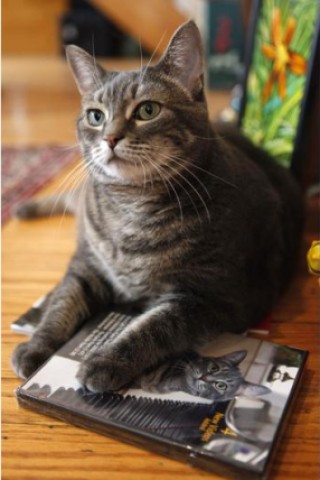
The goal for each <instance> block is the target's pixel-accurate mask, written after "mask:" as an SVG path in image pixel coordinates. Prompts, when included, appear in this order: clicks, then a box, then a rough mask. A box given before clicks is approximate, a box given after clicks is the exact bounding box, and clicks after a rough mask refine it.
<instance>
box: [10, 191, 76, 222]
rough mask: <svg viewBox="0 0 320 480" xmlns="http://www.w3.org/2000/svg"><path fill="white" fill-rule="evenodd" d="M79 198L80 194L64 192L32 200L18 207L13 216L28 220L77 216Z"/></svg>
mask: <svg viewBox="0 0 320 480" xmlns="http://www.w3.org/2000/svg"><path fill="white" fill-rule="evenodd" d="M78 197H79V194H78V192H72V193H71V192H62V193H59V194H53V195H50V196H48V197H44V198H36V199H31V200H28V201H26V202H24V203H22V204H21V205H18V207H16V208H15V209H14V210H13V212H12V215H13V217H15V218H19V219H24V220H26V219H31V218H38V217H47V216H51V215H60V214H75V213H76V210H77V205H78Z"/></svg>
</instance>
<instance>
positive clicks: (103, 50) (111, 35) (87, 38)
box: [60, 0, 128, 57]
mask: <svg viewBox="0 0 320 480" xmlns="http://www.w3.org/2000/svg"><path fill="white" fill-rule="evenodd" d="M69 6H70V8H69V11H67V12H66V13H65V14H64V15H63V16H62V18H61V20H60V36H61V49H62V53H64V48H63V46H64V45H69V44H74V45H78V46H79V47H81V48H83V49H84V50H86V51H87V52H88V53H90V54H91V55H95V56H98V57H99V56H101V57H103V56H106V57H118V56H121V55H123V54H126V55H127V54H128V52H126V51H125V50H127V48H126V43H127V37H126V35H124V34H123V33H122V32H121V31H120V30H119V29H118V28H117V27H116V26H115V25H114V24H113V23H112V22H111V21H110V20H108V19H107V18H106V17H105V16H104V15H103V14H102V13H101V12H100V11H99V10H97V9H96V8H94V7H93V6H92V5H91V4H90V3H89V2H88V1H86V0H70V2H69Z"/></svg>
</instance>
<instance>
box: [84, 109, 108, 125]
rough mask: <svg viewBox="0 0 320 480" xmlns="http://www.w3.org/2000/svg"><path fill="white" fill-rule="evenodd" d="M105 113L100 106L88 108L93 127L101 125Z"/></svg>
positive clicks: (88, 115)
mask: <svg viewBox="0 0 320 480" xmlns="http://www.w3.org/2000/svg"><path fill="white" fill-rule="evenodd" d="M104 118H105V115H104V113H103V112H102V111H101V110H99V109H98V108H91V109H90V110H87V120H88V123H89V125H91V126H92V127H100V125H102V124H103V122H104Z"/></svg>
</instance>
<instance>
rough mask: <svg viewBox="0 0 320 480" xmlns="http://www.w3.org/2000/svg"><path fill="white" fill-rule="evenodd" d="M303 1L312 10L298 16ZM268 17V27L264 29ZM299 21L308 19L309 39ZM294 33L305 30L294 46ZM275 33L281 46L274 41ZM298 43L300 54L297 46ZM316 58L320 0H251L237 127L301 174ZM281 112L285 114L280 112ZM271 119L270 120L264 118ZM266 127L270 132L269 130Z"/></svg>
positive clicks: (319, 47)
mask: <svg viewBox="0 0 320 480" xmlns="http://www.w3.org/2000/svg"><path fill="white" fill-rule="evenodd" d="M307 3H308V4H309V3H310V5H311V6H312V8H313V10H311V11H310V9H309V13H308V15H306V14H305V15H304V16H301V17H299V18H296V17H295V13H296V11H299V8H298V7H300V9H301V10H302V9H303V10H304V11H305V12H308V5H307ZM268 8H270V12H269V10H268ZM266 12H269V16H266ZM268 22H269V24H270V29H269V30H267V29H266V25H267V24H268ZM299 22H300V23H299ZM303 22H304V24H303V26H305V25H306V22H308V24H309V27H308V28H309V43H308V32H307V31H306V29H305V28H303V26H301V24H302V23H303ZM312 22H313V24H312ZM298 27H300V30H299V28H298ZM298 34H300V36H301V35H302V34H303V40H304V43H303V44H302V42H299V47H298V48H296V46H297V44H298V43H297V39H295V35H298ZM277 36H278V37H280V41H281V45H282V44H284V45H282V46H279V45H278V46H277V44H276V43H275V40H276V37H277ZM294 39H295V40H296V42H295V43H294V42H293V40H294ZM298 40H300V39H298ZM291 43H292V44H293V45H292V47H291V45H290V44H291ZM301 46H303V52H302V53H300V52H299V51H298V50H299V48H300V47H301ZM280 48H282V51H281V52H280V53H282V54H283V56H284V60H286V61H287V63H286V65H285V67H284V69H282V71H281V73H279V71H280V70H281V69H279V68H278V67H279V65H278V64H277V65H276V61H277V54H278V52H277V49H278V50H279V49H280ZM300 51H301V48H300ZM306 53H308V55H306ZM286 55H287V57H286ZM263 57H264V58H263ZM319 57H320V1H315V0H254V2H253V8H252V21H251V28H250V32H249V35H248V46H247V53H246V58H245V64H246V68H245V75H244V81H243V97H242V100H241V105H240V112H239V123H238V126H239V128H240V129H241V130H242V131H243V132H244V133H245V134H246V135H247V136H248V137H249V138H251V140H252V141H253V142H254V143H257V144H259V145H260V146H261V147H262V148H264V149H265V150H267V151H268V152H269V153H270V154H271V155H273V157H274V158H275V159H276V160H277V161H278V162H279V163H280V164H282V165H284V166H285V167H287V168H290V169H291V171H292V172H293V173H294V174H295V175H296V176H297V177H300V176H301V174H302V172H303V170H304V168H305V163H306V160H307V159H306V158H303V157H305V156H306V155H305V144H306V139H307V138H308V126H309V123H308V120H309V118H308V117H309V112H310V109H311V108H312V105H313V101H314V99H315V97H316V89H317V88H319V81H320V78H319V77H320V75H319V71H320V58H319ZM280 66H281V64H280ZM282 66H283V65H282ZM259 68H260V70H261V71H259ZM285 102H287V103H285ZM290 104H291V106H290ZM291 107H292V108H291ZM283 114H285V116H282V117H281V115H283ZM290 115H291V118H290ZM292 119H293V120H292ZM269 120H270V122H273V124H272V123H268V122H269ZM290 120H291V121H292V124H291V125H290ZM270 125H271V126H270ZM275 125H276V126H278V128H275ZM269 126H270V129H271V127H272V132H273V134H274V135H273V136H272V134H271V133H270V131H268V127H269Z"/></svg>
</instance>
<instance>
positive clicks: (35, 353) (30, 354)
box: [11, 341, 53, 379]
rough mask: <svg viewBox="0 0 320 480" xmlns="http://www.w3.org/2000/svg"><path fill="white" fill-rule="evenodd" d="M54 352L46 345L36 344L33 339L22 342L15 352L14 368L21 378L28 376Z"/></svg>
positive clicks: (13, 357)
mask: <svg viewBox="0 0 320 480" xmlns="http://www.w3.org/2000/svg"><path fill="white" fill-rule="evenodd" d="M52 353H53V350H51V349H50V348H48V347H47V346H45V345H39V344H34V343H32V341H30V342H24V343H20V345H18V346H17V348H16V349H15V351H14V352H13V355H12V359H11V363H12V367H13V370H14V371H15V373H16V374H17V375H18V377H20V378H23V379H24V378H28V377H30V375H31V374H32V373H33V372H35V371H36V370H37V369H38V368H39V367H40V366H41V365H42V364H43V363H44V362H45V361H46V360H47V359H48V358H49V357H50V356H51V355H52Z"/></svg>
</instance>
